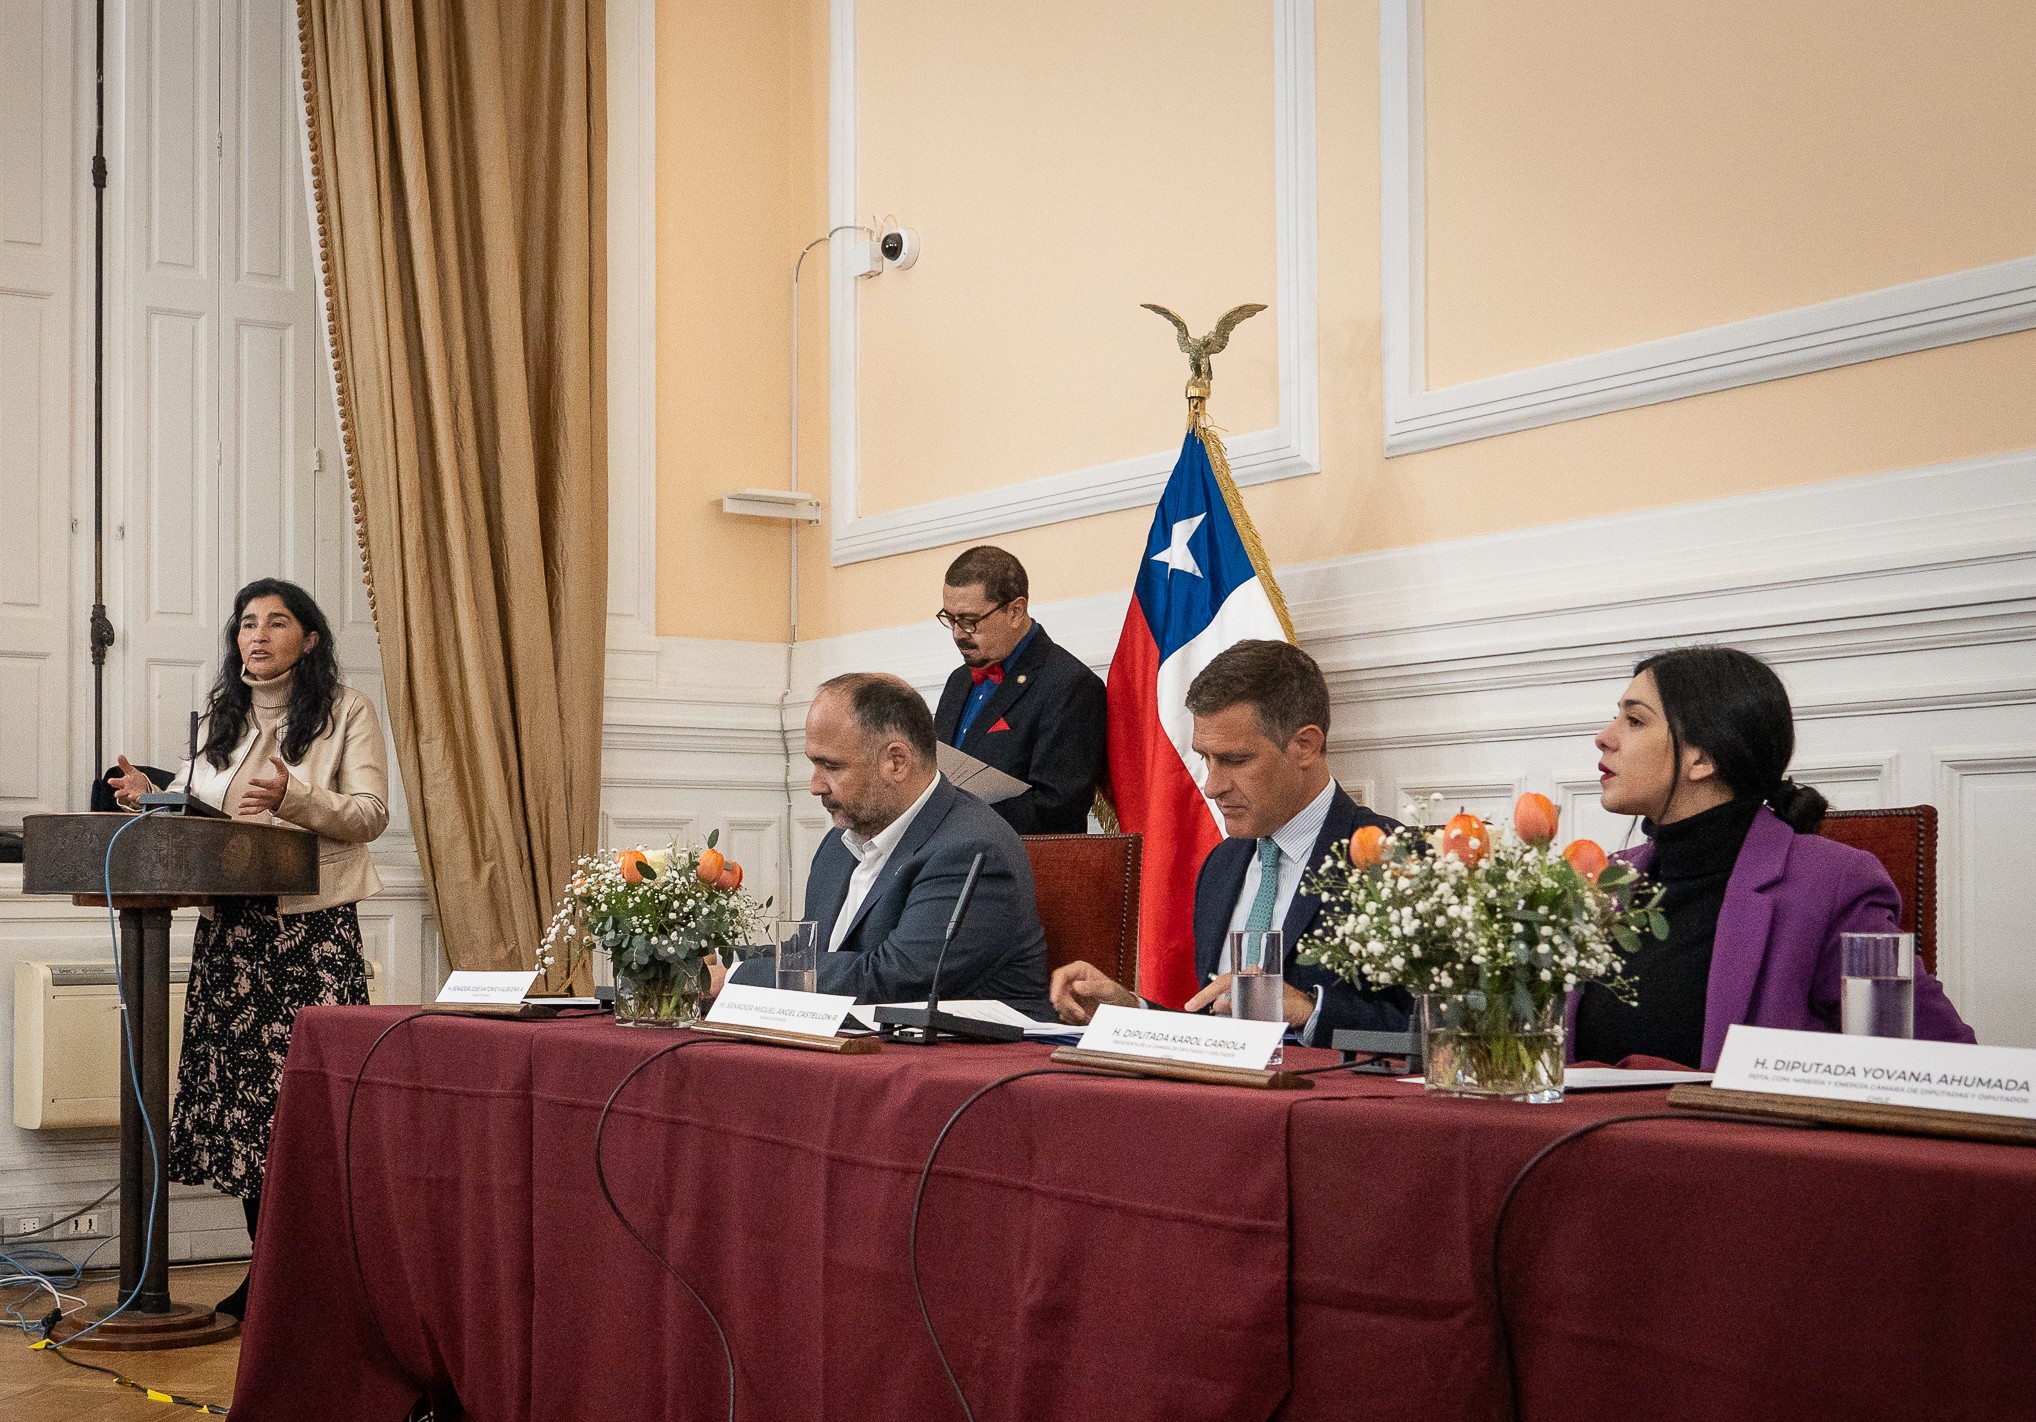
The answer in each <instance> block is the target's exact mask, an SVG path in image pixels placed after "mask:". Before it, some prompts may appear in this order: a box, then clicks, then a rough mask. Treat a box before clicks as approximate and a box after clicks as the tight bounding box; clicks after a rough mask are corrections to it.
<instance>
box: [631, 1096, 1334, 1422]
mask: <svg viewBox="0 0 2036 1422" xmlns="http://www.w3.org/2000/svg"><path fill="white" fill-rule="evenodd" d="M1365 1060H1366V1061H1369V1060H1370V1058H1366V1059H1365ZM1364 1064H1365V1062H1364V1061H1352V1062H1331V1063H1330V1064H1329V1065H1328V1066H1319V1067H1309V1068H1307V1069H1306V1070H1304V1071H1298V1072H1295V1073H1294V1075H1296V1076H1322V1075H1325V1074H1327V1073H1329V1072H1338V1071H1355V1070H1356V1069H1357V1068H1358V1067H1360V1066H1363V1065H1364ZM646 1065H647V1063H646ZM1029 1076H1097V1077H1104V1078H1106V1079H1108V1080H1111V1081H1147V1080H1164V1079H1165V1078H1153V1077H1142V1076H1139V1075H1137V1074H1136V1073H1132V1072H1117V1071H1099V1070H1096V1069H1094V1068H1090V1067H1066V1066H1045V1067H1028V1068H1026V1069H1025V1070H1024V1071H1014V1072H1012V1073H1010V1074H1009V1075H1008V1076H1000V1077H998V1078H997V1079H996V1080H995V1081H990V1082H985V1083H984V1084H983V1085H981V1086H979V1087H977V1088H976V1089H975V1090H974V1091H973V1092H971V1093H970V1094H969V1096H968V1098H967V1099H966V1100H964V1101H963V1102H962V1103H961V1105H959V1106H957V1107H955V1108H954V1113H953V1114H952V1115H950V1116H949V1117H948V1118H947V1124H945V1125H943V1126H942V1127H941V1128H940V1134H939V1135H937V1136H935V1137H934V1138H933V1148H932V1149H931V1150H930V1151H928V1152H927V1153H926V1164H925V1165H924V1166H923V1167H921V1169H920V1171H919V1188H918V1189H917V1190H916V1191H914V1192H913V1195H912V1228H911V1233H910V1236H909V1243H908V1245H907V1257H908V1259H909V1262H910V1263H911V1266H912V1298H913V1301H914V1302H915V1303H917V1304H918V1305H919V1321H920V1323H922V1324H923V1325H925V1328H926V1337H927V1340H928V1341H929V1342H931V1343H932V1344H933V1356H934V1357H935V1358H937V1359H939V1360H940V1370H941V1371H942V1372H944V1373H946V1374H947V1385H948V1386H949V1387H950V1388H952V1389H953V1390H954V1397H955V1401H957V1402H959V1403H960V1404H961V1413H962V1416H963V1417H964V1418H966V1419H967V1422H975V1416H976V1414H975V1410H974V1409H973V1408H971V1407H970V1406H969V1400H968V1397H967V1395H966V1394H965V1393H964V1392H963V1391H962V1386H961V1380H960V1379H959V1378H957V1377H956V1376H955V1373H954V1365H953V1364H952V1363H950V1362H949V1361H948V1357H947V1350H946V1349H945V1348H943V1347H942V1346H941V1344H940V1331H939V1330H938V1329H936V1328H935V1327H934V1326H933V1315H932V1314H931V1313H930V1312H929V1311H928V1310H927V1307H926V1289H925V1287H924V1285H923V1284H922V1283H921V1281H920V1278H919V1217H920V1214H921V1211H922V1210H923V1208H924V1206H925V1204H926V1186H927V1182H928V1181H930V1180H931V1179H932V1178H933V1165H934V1162H935V1161H937V1160H938V1159H939V1158H940V1148H941V1147H942V1146H943V1145H945V1144H946V1143H947V1137H948V1134H949V1133H950V1132H951V1131H953V1130H954V1127H955V1123H956V1122H958V1121H960V1120H961V1118H962V1117H963V1115H965V1114H966V1113H967V1112H968V1110H969V1108H971V1107H972V1106H974V1105H975V1104H976V1103H977V1102H978V1101H980V1100H982V1099H983V1098H984V1097H985V1096H987V1095H989V1094H990V1093H991V1092H992V1091H995V1090H997V1089H998V1088H999V1087H1004V1086H1009V1085H1010V1084H1011V1083H1012V1082H1014V1081H1023V1080H1025V1078H1027V1077H1029ZM731 1415H732V1414H731Z"/></svg>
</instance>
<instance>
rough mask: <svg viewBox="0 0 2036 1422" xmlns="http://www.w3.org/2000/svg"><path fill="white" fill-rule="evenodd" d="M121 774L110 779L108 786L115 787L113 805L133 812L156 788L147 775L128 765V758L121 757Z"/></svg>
mask: <svg viewBox="0 0 2036 1422" xmlns="http://www.w3.org/2000/svg"><path fill="white" fill-rule="evenodd" d="M117 759H118V760H119V761H120V774H118V775H115V776H112V777H110V778H109V779H108V780H107V782H106V783H107V784H109V785H111V786H112V787H113V803H114V804H116V805H118V806H120V808H122V809H123V810H132V809H135V808H137V807H138V806H139V805H140V804H141V797H142V796H144V795H146V794H148V792H149V791H151V790H153V789H155V788H156V787H155V786H154V784H152V783H151V782H150V780H149V778H148V777H147V776H146V775H143V774H142V773H141V772H140V771H139V770H136V769H135V768H134V767H133V766H132V765H130V764H128V762H127V757H126V756H124V755H123V756H119V757H117Z"/></svg>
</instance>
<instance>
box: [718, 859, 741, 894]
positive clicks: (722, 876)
mask: <svg viewBox="0 0 2036 1422" xmlns="http://www.w3.org/2000/svg"><path fill="white" fill-rule="evenodd" d="M714 887H715V888H717V889H739V888H741V887H742V866H741V865H740V864H737V863H736V862H735V861H734V860H733V859H731V860H729V861H728V867H727V868H725V869H723V870H722V871H721V872H720V873H719V874H717V875H715V876H714Z"/></svg>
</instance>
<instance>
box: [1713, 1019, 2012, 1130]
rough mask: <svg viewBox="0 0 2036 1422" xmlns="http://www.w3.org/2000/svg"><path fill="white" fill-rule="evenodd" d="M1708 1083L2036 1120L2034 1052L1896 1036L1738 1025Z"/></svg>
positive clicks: (1729, 1034) (1728, 1035)
mask: <svg viewBox="0 0 2036 1422" xmlns="http://www.w3.org/2000/svg"><path fill="white" fill-rule="evenodd" d="M1711 1084H1712V1085H1713V1086H1715V1087H1719V1088H1721V1089H1724V1090H1728V1091H1766V1092H1771V1093H1773V1094H1775V1095H1777V1096H1821V1097H1824V1098H1826V1099H1827V1100H1833V1101H1870V1102H1874V1103H1876V1104H1878V1105H1883V1106H1919V1107H1923V1108H1925V1109H1927V1110H1931V1111H1968V1112H1977V1113H1979V1114H1982V1115H1987V1116H2021V1117H2025V1118H2036V1092H2032V1090H2031V1087H2032V1084H2036V1051H2031V1050H2030V1049H2028V1048H2026V1047H1980V1046H1973V1045H1972V1044H1970V1043H1966V1042H1912V1041H1909V1040H1907V1039H1906V1038H1901V1037H1847V1036H1842V1035H1840V1034H1838V1033H1835V1032H1785V1031H1782V1030H1780V1029H1779V1028H1774V1027H1746V1026H1741V1025H1737V1024H1735V1025H1734V1026H1733V1027H1732V1029H1731V1030H1730V1031H1728V1032H1727V1033H1726V1034H1725V1047H1724V1050H1723V1051H1722V1052H1720V1053H1719V1055H1718V1072H1717V1075H1716V1076H1715V1077H1714V1078H1713V1079H1712V1082H1711Z"/></svg>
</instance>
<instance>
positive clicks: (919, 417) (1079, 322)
mask: <svg viewBox="0 0 2036 1422" xmlns="http://www.w3.org/2000/svg"><path fill="white" fill-rule="evenodd" d="M1179 8H1180V7H1179V6H1178V5H1177V4H1176V3H1174V0H1138V3H1133V2H1132V0H1113V3H1111V4H1107V5H1098V4H1095V3H1093V0H1031V3H1028V4H1025V5H957V4H955V3H953V0H883V3H876V4H863V5H858V7H857V9H858V14H859V15H860V16H861V17H862V18H861V22H860V24H859V26H858V30H859V33H858V35H857V70H858V73H857V80H858V84H857V87H858V91H859V94H860V96H861V97H860V101H859V104H858V112H857V119H856V122H857V126H858V132H857V138H858V145H857V147H858V154H857V174H856V177H857V184H858V187H859V189H860V190H861V191H862V192H864V193H867V194H869V195H870V196H871V201H872V203H874V204H875V206H876V208H877V212H878V215H882V214H883V213H885V212H894V213H896V214H897V215H898V218H899V220H900V221H902V222H908V223H909V224H910V225H912V226H914V227H915V228H917V229H918V231H919V233H920V236H921V239H922V240H923V242H924V243H925V245H926V256H925V258H924V260H922V261H921V262H920V263H919V264H918V265H917V266H915V267H913V268H911V269H910V270H909V271H904V272H896V273H886V274H885V275H884V276H882V277H879V278H876V279H873V280H869V281H866V282H864V283H863V284H862V300H861V306H860V309H859V316H860V322H861V328H862V341H861V355H860V372H861V373H860V377H859V379H860V392H859V393H860V396H861V399H860V412H861V426H862V427H861V431H860V434H861V450H862V459H861V488H862V499H861V506H862V512H864V513H877V512H881V511H883V510H886V509H893V508H897V507H899V506H901V505H905V504H912V503H918V502H920V501H921V500H923V499H925V498H926V497H927V491H928V490H934V489H937V490H938V491H939V492H940V493H941V494H944V495H952V494H958V493H969V492H974V491H976V490H981V489H990V488H995V487H997V486H999V485H1003V484H1010V483H1013V482H1016V481H1019V480H1023V479H1028V478H1038V477H1041V476H1044V475H1049V474H1056V473H1059V472H1061V471H1063V470H1067V469H1079V468H1083V467H1086V466H1088V465H1091V464H1098V463H1102V462H1104V461H1107V460H1114V459H1124V458H1129V457H1131V456H1134V455H1139V454H1144V453H1147V452H1148V451H1149V450H1151V449H1153V448H1155V447H1156V445H1155V441H1160V442H1164V441H1165V440H1166V439H1167V438H1168V432H1169V430H1171V429H1172V427H1173V426H1174V425H1175V424H1177V423H1178V416H1177V412H1176V410H1175V408H1174V402H1173V401H1172V400H1170V399H1169V398H1168V397H1169V396H1170V395H1173V394H1176V393H1178V388H1179V386H1180V385H1181V383H1182V381H1183V379H1184V378H1185V376H1186V373H1187V358H1186V357H1185V356H1183V355H1182V354H1181V353H1180V350H1179V348H1178V347H1177V346H1176V344H1175V336H1174V332H1173V330H1172V328H1171V327H1169V326H1167V325H1166V324H1165V323H1164V322H1163V321H1162V320H1161V319H1160V318H1159V317H1158V316H1156V315H1154V314H1153V313H1151V312H1149V311H1142V310H1140V309H1139V303H1141V302H1146V301H1151V302H1156V303H1157V304H1159V305H1162V306H1167V307H1170V308H1172V309H1174V310H1176V311H1178V312H1179V313H1180V314H1181V316H1182V318H1183V319H1184V320H1186V321H1188V322H1189V323H1190V324H1191V326H1192V328H1193V330H1194V331H1195V333H1196V334H1197V335H1200V334H1201V333H1202V332H1203V331H1206V330H1207V329H1208V328H1209V326H1210V325H1211V324H1213V322H1214V321H1215V319H1216V317H1217V316H1218V315H1220V314H1221V313H1222V312H1223V311H1224V310H1225V309H1227V308H1228V307H1230V306H1233V305H1236V304H1237V303H1239V302H1243V301H1261V302H1268V303H1269V302H1271V301H1272V299H1273V293H1274V280H1275V278H1274V267H1273V167H1272V162H1271V159H1272V155H1273V110H1272V97H1273V87H1272V26H1271V25H1269V24H1267V23H1265V22H1264V7H1263V6H1262V5H1258V4H1231V5H1219V6H1207V7H1204V10H1203V13H1202V14H1201V15H1200V16H1198V17H1197V20H1196V22H1195V23H1190V24H1178V23H1175V22H1174V18H1173V17H1174V16H1175V15H1176V14H1177V13H1178V12H1179ZM960 55H969V56H979V57H984V58H987V57H989V56H996V57H997V58H996V62H994V63H983V62H980V61H979V62H974V63H966V64H963V63H952V62H947V63H942V62H931V63H929V62H928V60H929V58H930V57H935V56H940V57H945V56H960ZM1183 76H1192V77H1191V78H1190V80H1189V81H1188V82H1183ZM1016 116H1022V119H1020V121H1017V122H1014V121H1013V119H1014V117H1016ZM869 205H870V204H865V206H869ZM1277 319H1278V318H1277V313H1275V312H1266V313H1263V314H1262V315H1260V316H1258V317H1257V318H1256V320H1255V323H1254V324H1253V325H1252V326H1251V327H1249V328H1247V330H1246V335H1247V336H1248V337H1249V339H1246V338H1245V337H1244V336H1240V337H1239V339H1238V340H1237V342H1236V344H1235V345H1234V346H1233V347H1232V349H1231V350H1230V351H1229V352H1228V353H1226V354H1225V355H1224V356H1221V357H1219V358H1218V368H1219V369H1220V370H1221V372H1222V387H1221V388H1222V390H1223V395H1224V412H1225V414H1226V415H1227V416H1228V417H1229V418H1230V419H1231V420H1232V421H1233V422H1234V423H1235V426H1236V428H1239V429H1257V428H1261V427H1263V426H1266V425H1271V424H1274V423H1276V422H1277V420H1278V417H1279V415H1278V410H1279V405H1278V394H1279V390H1278V386H1279V372H1278V370H1277V368H1276V366H1275V363H1274V359H1273V352H1274V349H1275V342H1274V339H1273V337H1274V324H1275V322H1276V320H1277Z"/></svg>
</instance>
